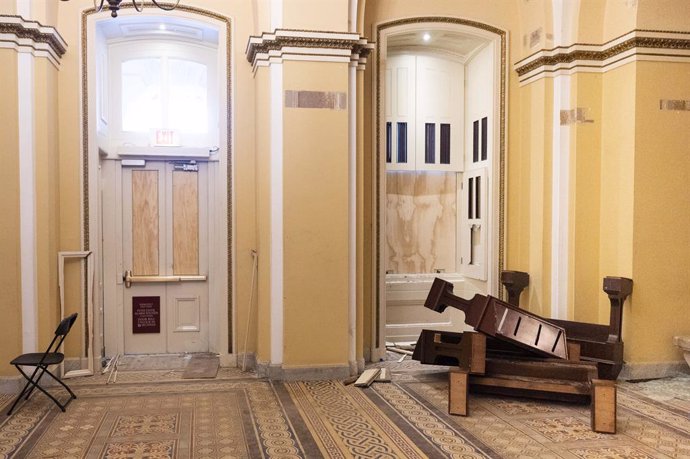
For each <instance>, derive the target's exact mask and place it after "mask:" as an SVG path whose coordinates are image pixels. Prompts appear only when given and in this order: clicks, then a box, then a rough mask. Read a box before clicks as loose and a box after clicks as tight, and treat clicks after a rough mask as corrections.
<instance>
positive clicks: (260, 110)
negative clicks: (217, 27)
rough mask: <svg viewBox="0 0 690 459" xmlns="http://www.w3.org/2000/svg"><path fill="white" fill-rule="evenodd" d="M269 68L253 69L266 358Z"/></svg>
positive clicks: (260, 356) (267, 352)
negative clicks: (254, 76) (257, 132)
mask: <svg viewBox="0 0 690 459" xmlns="http://www.w3.org/2000/svg"><path fill="white" fill-rule="evenodd" d="M269 72H270V69H269V68H261V69H259V70H258V71H257V73H256V78H255V82H254V84H255V88H256V107H257V109H256V125H257V126H258V127H259V129H258V131H259V132H260V134H259V135H257V140H256V184H257V189H256V202H257V210H256V215H257V228H258V232H259V234H258V249H259V251H258V252H259V272H258V276H259V277H258V283H257V300H258V303H257V304H258V313H257V322H256V323H257V330H258V343H257V348H256V352H257V360H258V361H260V362H268V361H270V359H271V347H270V346H271V309H270V307H271V302H270V300H271V296H270V294H271V290H270V286H271V283H270V280H271V275H270V272H271V271H270V268H271V265H270V260H271V259H270V254H271V202H270V192H271V169H270V168H271V162H270V152H271V142H270V140H271V137H270V132H271V117H270V112H269V109H270V102H269V101H270V86H269V83H270V80H269Z"/></svg>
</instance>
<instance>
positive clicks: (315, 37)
mask: <svg viewBox="0 0 690 459" xmlns="http://www.w3.org/2000/svg"><path fill="white" fill-rule="evenodd" d="M373 49H374V44H373V43H369V41H368V40H367V39H366V38H364V37H361V36H360V35H358V34H356V33H348V32H321V31H313V30H291V29H276V30H275V32H273V33H266V32H264V33H262V34H261V36H258V37H257V36H250V37H249V41H248V42H247V48H246V50H245V54H246V56H247V60H248V61H249V62H250V63H251V64H252V67H253V68H254V71H256V69H257V67H262V66H268V65H270V64H272V63H280V62H282V61H284V60H302V61H305V60H306V61H319V62H345V63H352V64H355V65H357V67H358V68H360V69H364V66H365V64H366V58H367V56H369V53H371V51H372V50H373Z"/></svg>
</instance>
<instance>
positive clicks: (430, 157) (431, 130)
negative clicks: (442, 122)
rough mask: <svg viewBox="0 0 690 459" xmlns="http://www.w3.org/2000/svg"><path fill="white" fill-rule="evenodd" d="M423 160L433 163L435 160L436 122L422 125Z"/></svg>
mask: <svg viewBox="0 0 690 459" xmlns="http://www.w3.org/2000/svg"><path fill="white" fill-rule="evenodd" d="M424 162H425V163H426V164H434V163H435V162H436V124H435V123H426V124H425V125H424Z"/></svg>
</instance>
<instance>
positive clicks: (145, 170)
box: [84, 7, 233, 365]
mask: <svg viewBox="0 0 690 459" xmlns="http://www.w3.org/2000/svg"><path fill="white" fill-rule="evenodd" d="M200 12H201V10H196V9H194V8H190V7H185V8H178V9H177V10H175V11H174V12H171V13H169V14H166V15H164V16H163V15H146V14H141V13H136V12H133V11H127V10H123V11H122V12H121V15H120V16H119V17H118V20H117V21H113V20H111V19H108V18H103V17H100V16H98V17H96V16H95V15H88V16H87V17H86V19H85V29H86V33H85V35H86V43H92V44H93V45H92V46H91V47H89V46H86V45H85V46H86V51H85V52H84V56H85V65H86V66H87V69H88V71H89V73H88V75H89V76H88V78H85V82H84V83H85V85H84V86H85V94H84V97H85V100H88V104H87V105H88V110H85V111H86V114H85V119H86V121H85V128H86V129H85V132H86V134H85V136H86V140H85V150H86V151H85V154H84V158H85V161H84V162H85V166H84V167H85V170H86V174H85V175H86V182H87V183H88V186H87V185H85V233H86V234H87V236H88V238H87V241H89V242H90V245H91V250H92V251H93V252H94V253H95V254H96V255H97V258H98V259H99V260H100V266H99V269H98V273H97V276H98V278H99V282H98V285H99V288H100V291H99V292H97V296H98V298H99V300H100V301H99V302H100V303H101V307H100V314H97V317H96V321H95V322H96V325H97V326H96V330H95V334H96V336H95V340H96V343H95V345H96V346H97V347H96V348H97V349H99V348H100V349H101V356H102V357H114V356H116V355H118V354H120V355H125V354H166V353H197V352H213V353H218V354H220V355H221V362H222V363H223V364H224V365H231V364H232V363H233V362H232V360H233V355H232V354H233V346H232V344H233V338H232V314H233V313H232V308H231V293H230V292H231V291H232V289H231V288H230V286H231V282H232V258H231V253H230V250H229V249H230V247H231V246H232V237H231V235H232V215H231V212H230V209H231V205H230V204H231V196H230V192H229V190H230V189H231V177H232V174H231V148H230V147H231V144H230V138H231V136H230V117H229V112H228V108H229V107H230V102H229V98H230V78H231V76H230V74H229V69H230V67H231V66H230V49H231V48H230V22H229V20H228V19H227V18H223V17H221V16H217V15H214V14H211V13H209V12H206V11H204V12H203V14H200ZM89 95H91V97H90V98H89V97H88V96H89Z"/></svg>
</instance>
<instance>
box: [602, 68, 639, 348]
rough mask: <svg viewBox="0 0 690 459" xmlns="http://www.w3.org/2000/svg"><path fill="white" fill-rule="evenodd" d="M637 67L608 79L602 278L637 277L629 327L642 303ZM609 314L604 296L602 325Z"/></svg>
mask: <svg viewBox="0 0 690 459" xmlns="http://www.w3.org/2000/svg"><path fill="white" fill-rule="evenodd" d="M635 69H636V64H629V65H626V66H624V67H620V68H617V69H615V70H611V71H609V72H606V73H604V74H603V76H602V104H601V106H602V109H601V133H602V138H601V196H600V198H599V199H600V202H601V214H600V215H601V216H600V235H599V246H600V247H599V277H604V276H623V277H630V278H632V279H633V282H634V283H635V287H634V291H633V295H632V298H631V302H630V303H627V305H626V307H625V308H624V313H623V324H624V326H625V325H626V323H627V322H626V318H627V317H626V316H628V315H629V314H628V313H629V312H630V306H629V305H630V304H634V303H636V302H637V295H636V293H637V287H638V285H637V284H638V283H637V279H635V278H634V277H633V270H632V251H633V239H632V235H633V233H632V231H633V226H632V223H633V202H632V197H633V193H634V186H635V185H634V171H635V158H634V155H635V138H634V134H633V133H634V132H635V81H636V73H635ZM609 314H610V303H609V300H608V298H607V297H606V296H605V295H604V294H601V295H600V296H599V322H600V323H608V320H609ZM633 333H634V332H633ZM627 335H628V336H630V334H629V333H628V334H627Z"/></svg>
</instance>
